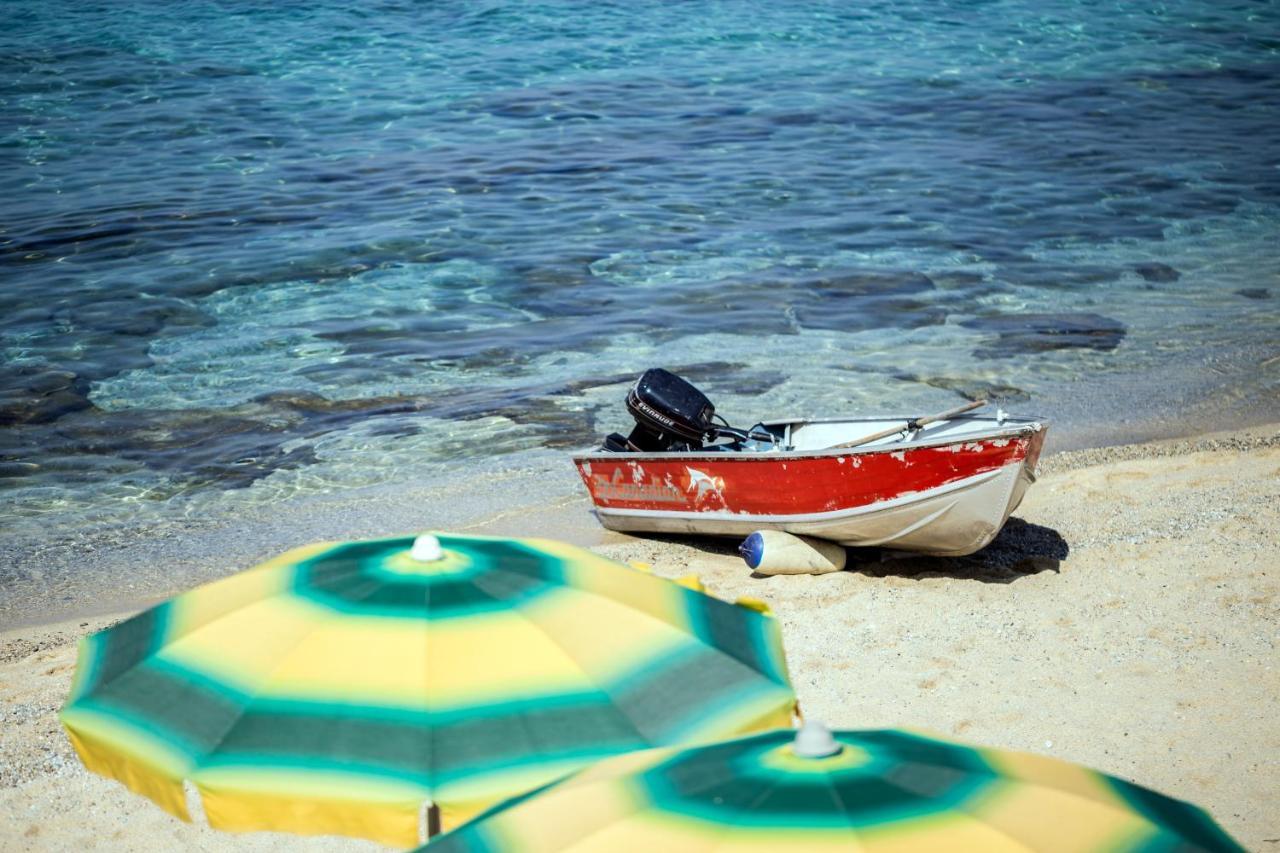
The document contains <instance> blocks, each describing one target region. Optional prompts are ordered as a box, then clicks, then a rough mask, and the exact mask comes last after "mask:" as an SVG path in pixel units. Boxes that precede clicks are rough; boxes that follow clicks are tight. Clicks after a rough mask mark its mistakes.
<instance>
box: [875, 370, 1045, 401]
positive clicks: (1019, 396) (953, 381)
mask: <svg viewBox="0 0 1280 853" xmlns="http://www.w3.org/2000/svg"><path fill="white" fill-rule="evenodd" d="M894 378H896V379H901V380H903V381H906V382H919V383H921V384H924V385H928V386H930V387H931V388H941V389H943V390H945V391H952V392H954V393H956V394H959V395H960V396H961V397H964V398H965V399H966V400H986V401H987V402H989V403H1025V402H1027V401H1028V400H1030V399H1031V395H1030V394H1028V393H1027V392H1026V391H1023V390H1022V389H1021V388H1016V387H1014V386H1013V385H1004V384H1001V383H999V382H986V381H984V380H982V379H970V378H967V377H962V376H917V375H915V374H913V373H899V374H895V376H894Z"/></svg>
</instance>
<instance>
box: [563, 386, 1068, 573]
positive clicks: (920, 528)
mask: <svg viewBox="0 0 1280 853" xmlns="http://www.w3.org/2000/svg"><path fill="white" fill-rule="evenodd" d="M695 393H696V392H695ZM630 403H631V401H629V405H630ZM634 410H635V409H634V408H633V411H634ZM712 411H713V410H712ZM939 417H940V416H939ZM908 421H910V419H907V418H888V417H882V418H832V419H796V420H778V421H768V422H764V423H761V424H759V425H757V426H756V427H753V428H752V432H751V436H750V438H751V439H752V440H750V441H742V442H738V443H737V444H736V445H735V446H734V447H733V448H731V449H726V448H725V447H723V446H709V447H701V448H697V449H690V450H687V451H681V452H670V451H667V452H633V451H632V449H631V448H632V447H634V445H631V446H625V445H624V446H623V448H622V450H621V452H618V451H617V450H614V451H604V450H602V451H599V452H591V453H583V454H580V455H578V456H575V457H574V463H575V464H576V465H577V467H578V472H579V474H581V476H582V481H583V482H584V483H585V484H586V486H587V491H589V492H590V493H591V500H592V503H593V504H594V505H595V513H596V515H597V516H598V518H599V519H600V523H601V524H603V525H604V526H605V527H607V528H609V529H610V530H622V531H636V532H656V533H694V534H705V535H712V536H745V535H746V534H749V533H751V532H753V531H756V530H762V529H773V530H783V531H786V532H788V533H793V534H797V535H803V536H814V537H819V538H822V539H828V540H831V541H834V542H839V543H841V544H843V545H850V546H878V547H883V548H891V549H901V550H905V551H916V552H921V553H925V554H936V555H950V556H955V555H962V554H970V553H973V552H974V551H976V550H978V549H979V548H982V547H983V546H984V545H986V544H987V543H989V542H990V541H991V540H992V539H994V538H995V536H996V534H997V533H999V532H1000V528H1001V527H1002V526H1003V525H1004V523H1005V521H1006V520H1007V519H1008V518H1009V515H1010V513H1012V512H1013V511H1014V510H1015V509H1016V508H1017V506H1018V504H1019V502H1021V500H1022V496H1023V494H1025V492H1026V490H1027V487H1028V486H1029V485H1030V484H1031V483H1032V482H1034V481H1035V466H1036V461H1037V460H1038V459H1039V456H1040V451H1041V448H1042V447H1043V445H1044V439H1045V433H1046V430H1047V425H1046V424H1045V423H1044V422H1043V421H1040V420H1034V419H1027V418H1012V417H1006V416H1004V414H1003V413H1000V414H999V415H997V416H995V417H987V416H977V415H963V416H952V417H948V418H945V419H937V420H933V419H920V420H917V421H910V424H911V426H910V427H908V426H907V423H906V422H908ZM895 427H897V429H896V430H895ZM737 432H738V433H739V434H741V431H737ZM765 432H767V433H768V435H769V436H770V437H771V438H770V439H769V440H759V439H760V438H761V437H762V436H763V433H765ZM886 432H888V433H889V434H884V433H886ZM877 433H881V434H882V435H881V437H879V438H876V439H874V440H872V441H869V442H865V443H864V442H862V441H858V440H859V439H864V438H865V437H867V436H873V435H875V434H877ZM634 435H635V434H633V436H634ZM613 438H618V439H620V438H621V437H620V436H611V439H613ZM846 443H855V444H856V446H854V447H839V446H837V445H841V444H846ZM615 447H616V445H615Z"/></svg>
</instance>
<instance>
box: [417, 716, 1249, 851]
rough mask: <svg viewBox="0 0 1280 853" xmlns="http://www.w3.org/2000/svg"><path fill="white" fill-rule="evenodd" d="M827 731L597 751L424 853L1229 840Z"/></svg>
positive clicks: (1159, 813)
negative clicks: (565, 774) (588, 761)
mask: <svg viewBox="0 0 1280 853" xmlns="http://www.w3.org/2000/svg"><path fill="white" fill-rule="evenodd" d="M832 734H833V733H831V732H827V731H826V729H824V728H821V727H820V726H813V724H811V723H810V724H806V726H805V728H804V729H802V730H801V733H800V734H799V735H798V734H797V733H796V732H794V731H774V732H768V733H765V734H757V735H752V736H748V737H743V738H739V739H737V740H730V741H725V742H721V743H716V744H711V745H705V746H699V747H693V748H685V749H680V748H670V747H667V748H659V749H651V750H645V751H642V752H636V753H632V754H630V755H622V756H617V757H614V758H609V759H606V760H604V761H602V762H600V763H599V764H596V765H595V766H593V767H589V768H587V769H585V770H583V771H581V772H579V773H577V774H574V775H573V776H571V777H569V778H568V779H566V780H564V781H562V782H559V783H556V784H552V785H550V786H548V787H546V788H543V789H542V790H540V791H535V792H532V793H530V794H527V795H525V796H522V797H520V798H517V799H515V800H512V801H509V802H507V803H504V804H502V805H500V806H498V807H496V808H495V809H493V810H492V811H490V812H488V813H487V814H485V815H482V816H481V817H479V818H477V819H476V820H474V821H472V822H471V823H469V824H467V825H466V826H464V827H462V828H461V829H458V830H456V831H454V832H452V833H449V834H447V835H442V836H440V837H438V838H437V839H436V840H435V841H433V842H432V843H430V844H428V845H427V846H426V847H425V848H423V851H421V852H420V853H551V851H557V853H559V851H565V853H614V851H620V850H654V851H661V853H703V851H715V853H730V851H733V853H785V851H795V853H801V851H803V853H824V851H832V853H834V851H837V850H838V851H845V853H847V851H851V850H852V851H859V853H890V852H891V853H904V851H925V850H946V851H960V850H971V851H984V853H988V852H989V853H999V851H1033V850H1034V851H1084V850H1091V851H1103V850H1106V851H1121V850H1128V851H1137V850H1142V851H1152V853H1153V851H1174V850H1178V851H1195V850H1202V851H1228V850H1230V851H1238V850H1240V849H1241V848H1240V847H1238V846H1237V845H1236V844H1235V842H1233V841H1232V840H1231V839H1230V838H1229V837H1228V836H1227V835H1226V833H1224V832H1223V831H1222V829H1221V828H1219V827H1218V825H1217V824H1215V823H1214V822H1213V820H1212V819H1211V818H1210V817H1209V816H1208V815H1207V814H1206V813H1204V812H1203V811H1201V810H1200V809H1198V808H1196V807H1195V806H1191V805H1189V804H1187V803H1183V802H1180V801H1178V800H1172V799H1169V798H1168V797H1165V796H1162V795H1160V794H1157V793H1155V792H1153V791H1149V790H1147V789H1145V788H1140V787H1138V786H1137V785H1132V784H1130V783H1128V782H1124V781H1121V780H1120V779H1116V778H1114V777H1111V776H1107V775H1104V774H1102V773H1098V772H1095V771H1092V770H1088V769H1086V768H1083V767H1080V766H1078V765H1074V764H1069V763H1067V762H1064V761H1057V760H1054V759H1051V758H1043V757H1040V756H1035V755H1029V754H1025V753H1016V752H1009V751H1005V750H997V749H974V748H970V747H965V746H961V745H958V744H954V743H949V742H946V741H941V740H935V739H933V738H930V737H926V736H923V735H919V734H910V733H908V732H904V731H863V732H852V731H850V732H835V733H834V739H832ZM824 739H825V741H826V744H827V746H826V748H816V749H815V748H813V747H814V743H813V742H814V741H815V740H816V741H817V742H818V745H819V747H821V746H822V742H823V740H824Z"/></svg>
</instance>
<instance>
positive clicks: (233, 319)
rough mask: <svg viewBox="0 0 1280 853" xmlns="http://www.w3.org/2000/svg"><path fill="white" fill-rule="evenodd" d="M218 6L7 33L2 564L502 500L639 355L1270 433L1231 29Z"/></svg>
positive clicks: (1264, 287)
mask: <svg viewBox="0 0 1280 853" xmlns="http://www.w3.org/2000/svg"><path fill="white" fill-rule="evenodd" d="M260 6H261V4H248V3H235V2H223V3H216V4H215V3H199V2H195V3H172V2H151V3H146V2H139V3H131V4H127V5H122V4H98V5H87V4H82V3H71V2H56V0H55V2H48V0H45V1H44V2H40V3H28V2H22V0H15V1H14V2H10V3H9V4H7V6H6V11H7V12H9V13H10V18H11V20H12V21H13V22H14V25H13V26H10V27H8V28H6V30H5V31H4V32H3V33H0V166H2V167H3V168H0V193H2V194H3V197H4V199H5V204H4V205H3V207H2V209H0V282H3V285H2V287H0V356H2V357H3V360H4V364H5V370H4V375H3V377H0V420H2V421H3V423H4V426H3V427H0V474H4V475H5V476H4V477H3V478H0V501H4V502H5V520H4V524H5V526H6V527H8V528H9V529H10V530H11V531H15V532H20V533H32V534H39V533H40V532H41V531H43V530H46V529H48V528H50V527H51V526H60V527H65V526H66V525H88V526H93V525H111V524H117V523H121V522H124V521H133V520H136V519H137V518H138V517H139V516H140V515H142V516H146V515H155V516H157V517H182V516H184V515H190V514H193V513H194V514H199V513H202V512H212V511H214V509H216V508H219V507H221V508H228V509H229V510H230V511H236V510H237V509H241V508H243V507H245V506H246V505H252V506H259V505H273V504H275V503H278V502H279V501H282V500H286V499H289V498H293V497H297V496H305V495H308V494H315V493H318V492H325V491H332V490H341V489H344V488H351V487H354V486H362V485H368V484H378V483H386V482H388V481H391V482H394V481H395V480H396V479H397V478H403V477H408V476H420V475H421V474H422V472H430V473H431V475H432V476H440V477H457V476H461V475H462V472H465V471H466V470H469V469H471V468H472V467H474V465H475V464H476V463H477V461H478V460H484V459H489V458H491V457H493V456H495V455H496V456H500V457H502V458H503V459H504V460H507V461H504V462H503V463H502V464H510V465H517V466H518V465H519V464H521V463H520V460H521V459H525V458H526V457H527V458H528V459H531V460H532V459H535V458H536V459H543V458H545V457H544V456H543V455H541V454H544V453H545V451H546V449H547V448H562V447H568V446H581V445H586V444H588V443H590V442H591V441H592V440H593V439H595V438H596V437H597V436H599V435H600V434H602V433H604V432H608V431H610V430H612V429H619V428H622V427H624V426H625V420H626V418H625V414H624V412H623V411H622V407H621V398H622V395H623V392H624V388H625V384H626V382H627V381H628V380H629V379H630V378H632V377H634V375H636V374H638V373H639V372H640V371H641V370H643V369H644V368H645V367H648V366H651V365H653V364H663V365H665V366H668V367H672V368H675V369H679V370H682V371H684V372H686V375H688V376H689V377H690V378H691V379H693V380H694V381H695V382H697V383H698V384H699V385H700V386H702V387H703V388H704V389H705V390H706V391H708V393H710V394H711V396H712V397H713V399H715V400H716V402H717V404H718V405H719V407H720V409H721V411H723V412H725V413H726V414H727V415H729V416H730V417H731V419H733V420H735V421H736V420H752V419H754V418H755V417H757V416H763V415H770V414H780V413H791V412H796V411H799V412H804V413H835V412H850V411H859V410H864V411H865V410H886V409H892V410H911V411H915V410H917V409H922V408H925V407H928V408H944V407H947V406H949V405H950V404H952V403H953V402H954V401H955V400H956V399H957V396H956V395H957V394H968V395H972V394H988V395H994V396H995V397H997V398H999V399H1001V400H1002V401H1003V403H1004V404H1005V405H1006V407H1008V408H1012V409H1014V410H1021V411H1030V412H1043V413H1046V414H1050V415H1058V414H1059V413H1062V412H1066V413H1068V414H1069V415H1070V417H1071V418H1073V419H1074V420H1075V422H1076V423H1077V424H1078V425H1079V426H1080V428H1081V429H1082V430H1084V431H1086V432H1088V433H1089V434H1090V435H1097V434H1099V430H1098V428H1097V424H1098V423H1102V422H1107V421H1109V420H1110V419H1112V418H1114V417H1115V416H1116V412H1117V410H1121V409H1122V410H1123V412H1124V417H1125V425H1124V426H1122V427H1119V428H1118V429H1117V430H1116V432H1115V433H1114V437H1115V438H1116V439H1117V440H1119V439H1121V438H1123V435H1124V434H1125V433H1126V432H1132V431H1133V430H1134V427H1133V423H1134V422H1135V421H1141V420H1142V419H1143V418H1144V417H1145V418H1148V419H1152V420H1160V419H1165V420H1167V419H1169V418H1170V417H1173V416H1176V413H1177V412H1178V411H1179V410H1180V409H1182V408H1184V407H1196V406H1200V407H1202V408H1203V407H1205V406H1212V405H1217V403H1216V402H1215V401H1216V400H1219V399H1221V400H1223V401H1226V402H1225V403H1224V404H1223V406H1224V412H1229V413H1231V416H1233V417H1234V416H1239V414H1240V413H1241V412H1244V413H1246V414H1250V415H1253V416H1256V417H1259V418H1264V417H1273V416H1275V415H1277V414H1280V390H1278V389H1280V362H1278V361H1277V358H1276V356H1277V355H1280V250H1278V249H1277V247H1276V235H1277V234H1280V227H1278V226H1280V7H1277V6H1276V5H1275V4H1272V3H1263V2H1257V3H1236V4H1221V3H1210V2H1202V3H1193V2H1190V3H1180V4H1175V5H1171V6H1167V7H1158V8H1139V7H1135V6H1134V5H1133V4H1130V3H1123V2H1118V0H1116V2H1092V3H1083V2H1080V3H1066V2H1057V3H1055V2H1036V3H1031V2H1026V0H1022V2H1014V0H1006V2H957V0H951V2H945V3H934V2H930V3H905V2H904V3H892V4H878V5H876V6H875V7H874V8H868V9H851V8H848V4H837V3H793V4H766V3H760V2H733V3H705V4H704V3H700V4H696V6H695V5H692V4H643V3H639V4H637V3H629V4H612V5H611V4H602V3H569V2H548V3H536V4H535V3H502V4H492V5H489V6H483V5H477V4H474V3H431V4H414V3H365V4H358V8H353V6H352V4H332V3H326V2H315V3H311V4H307V5H305V6H302V5H294V4H287V5H281V6H279V7H273V8H271V9H263V8H257V7H260ZM1206 360H1208V362H1209V367H1208V368H1207V369H1208V370H1209V375H1210V377H1211V381H1206V379H1205V373H1204V371H1205V368H1204V367H1203V365H1204V363H1205V362H1206ZM1135 375H1136V376H1143V375H1147V376H1149V377H1150V381H1151V383H1152V386H1153V393H1151V394H1150V395H1144V396H1142V397H1141V398H1140V399H1134V397H1133V394H1132V388H1133V377H1134V376H1135ZM1188 377H1193V379H1188ZM1212 377H1218V378H1217V379H1213V378H1212ZM1184 385H1185V388H1184ZM1157 388H1158V389H1159V393H1154V391H1155V390H1156V389H1157ZM1082 397H1083V398H1086V399H1087V400H1096V401H1097V402H1096V405H1093V406H1090V405H1083V404H1081V403H1080V402H1079V400H1080V398H1082ZM1068 401H1069V402H1068ZM1226 417H1227V415H1226V414H1224V419H1225V418H1226ZM1228 425H1229V423H1225V422H1224V423H1223V424H1222V426H1228ZM1101 434H1106V430H1102V431H1101Z"/></svg>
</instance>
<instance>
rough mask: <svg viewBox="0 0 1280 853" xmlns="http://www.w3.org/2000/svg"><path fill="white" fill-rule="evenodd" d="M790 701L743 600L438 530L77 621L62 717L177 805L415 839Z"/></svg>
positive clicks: (292, 562) (761, 624)
mask: <svg viewBox="0 0 1280 853" xmlns="http://www.w3.org/2000/svg"><path fill="white" fill-rule="evenodd" d="M794 702H795V698H794V695H793V693H792V689H791V687H790V685H789V683H788V680H787V674H786V666H785V661H784V659H783V655H782V647H781V639H780V633H779V629H778V626H777V623H776V621H775V620H774V619H773V618H772V617H771V616H769V615H767V614H765V613H762V612H760V611H759V609H758V608H754V609H753V608H752V607H750V606H745V605H738V604H729V603H727V602H723V601H720V600H718V599H716V598H713V597H711V596H709V595H706V594H704V593H702V592H700V591H698V590H696V589H690V588H686V587H684V586H681V585H678V584H677V583H674V582H672V581H668V580H665V579H663V578H660V577H657V576H655V575H652V574H648V573H645V572H643V571H639V570H637V569H634V568H631V567H629V566H623V565H620V564H618V563H614V562H611V561H609V560H605V559H603V558H601V557H598V556H596V555H594V554H592V553H591V552H589V551H585V550H582V549H578V548H573V547H570V546H567V545H564V544H561V543H556V542H551V541H545V540H514V539H496V538H488V537H475V536H466V537H464V536H446V535H441V536H439V538H438V539H436V538H435V537H420V538H419V540H417V542H415V540H413V539H412V538H401V539H383V540H376V541H364V542H350V543H345V544H336V545H335V544H325V545H316V546H312V547H308V548H303V549H300V550H296V551H291V552H289V553H288V554H285V555H283V556H282V557H280V558H278V559H275V560H272V561H270V562H268V563H265V564H263V565H260V566H257V567H256V568H253V569H250V570H248V571H245V572H242V573H240V574H237V575H233V576H231V577H228V578H226V579H223V580H220V581H217V582H214V583H211V584H208V585H206V586H202V587H199V588H197V589H194V590H192V591H190V592H187V593H185V594H183V595H180V596H178V597H177V598H174V599H172V600H171V601H169V602H167V603H164V604H161V605H159V606H157V607H155V608H153V609H151V610H148V611H146V612H144V613H142V614H140V615H138V616H135V617H134V618H132V619H129V620H128V621H125V622H122V623H120V624H118V625H116V626H114V627H112V628H109V629H107V630H105V631H103V632H100V633H98V634H95V635H93V636H91V637H88V638H86V639H85V640H84V641H83V642H82V646H81V649H80V657H79V661H78V664H77V669H76V675H75V680H74V683H73V687H72V692H71V697H70V699H69V700H68V702H67V704H66V705H65V707H64V708H63V709H62V713H61V719H62V722H63V724H64V726H65V727H66V729H67V732H68V734H69V735H70V738H71V742H72V743H73V744H74V746H75V749H76V751H77V752H78V753H79V755H80V757H81V759H82V760H83V762H84V764H85V766H86V767H88V768H89V769H90V770H93V771H95V772H98V773H100V774H102V775H105V776H109V777H112V778H115V779H118V780H119V781H121V782H123V783H124V784H125V785H127V786H128V787H129V788H131V789H132V790H134V791H136V792H138V793H140V794H143V795H145V796H147V797H149V798H151V799H152V800H154V801H155V802H156V803H157V804H159V805H160V806H162V807H163V808H165V809H167V810H168V811H169V812H171V813H173V814H174V815H177V816H178V817H181V818H183V819H188V820H189V819H191V810H192V809H196V810H202V811H203V812H204V815H205V817H206V819H207V820H208V822H209V824H210V825H212V826H214V827H216V828H220V829H229V830H255V829H274V830H283V831H290V832H299V833H337V834H345V835H354V836H360V837H366V838H370V839H374V840H378V841H382V842H384V843H387V844H391V845H396V846H401V847H410V846H413V845H414V844H416V843H417V842H418V841H419V840H420V833H419V826H420V821H421V820H423V818H424V815H429V816H430V818H435V819H438V821H439V825H440V826H441V827H442V828H445V829H447V828H449V827H450V826H452V825H454V824H456V823H458V822H460V821H462V820H464V819H466V818H468V817H470V816H472V815H474V814H476V813H478V812H479V811H481V810H483V809H484V808H487V807H489V806H491V805H493V804H494V803H496V802H499V801H501V800H503V799H505V798H507V797H510V796H513V795H516V794H518V793H520V792H522V791H525V790H527V789H529V788H531V787H534V786H537V785H541V784H544V783H546V782H548V781H550V780H551V779H554V778H558V777H560V776H562V775H564V774H566V773H568V772H570V771H572V770H574V769H577V768H579V767H581V766H583V765H585V764H587V763H589V762H591V761H594V760H596V759H599V758H601V757H604V756H608V755H613V754H616V753H621V752H625V751H628V750H634V749H640V748H647V747H652V746H657V745H662V744H678V743H697V742H705V741H709V740H717V739H720V738H723V737H730V736H734V735H737V734H742V733H745V732H750V731H759V730H763V729H769V728H773V727H775V726H778V725H786V724H788V723H789V721H790V719H791V715H792V713H793V709H794ZM184 780H185V781H186V783H187V785H186V786H184ZM188 800H190V801H191V802H190V803H188ZM197 801H198V806H197ZM426 804H430V810H429V811H428V810H427V809H426Z"/></svg>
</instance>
